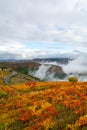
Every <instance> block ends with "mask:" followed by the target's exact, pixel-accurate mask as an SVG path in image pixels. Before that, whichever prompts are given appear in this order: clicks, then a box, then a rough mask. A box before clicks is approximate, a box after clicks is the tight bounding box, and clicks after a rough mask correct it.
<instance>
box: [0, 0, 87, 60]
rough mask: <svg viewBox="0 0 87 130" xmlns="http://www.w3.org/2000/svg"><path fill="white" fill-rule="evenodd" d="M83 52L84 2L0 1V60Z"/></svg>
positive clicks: (86, 40)
mask: <svg viewBox="0 0 87 130" xmlns="http://www.w3.org/2000/svg"><path fill="white" fill-rule="evenodd" d="M86 51H87V0H0V59H30V58H42V57H69V56H77V55H79V54H81V53H86ZM86 54H87V53H86Z"/></svg>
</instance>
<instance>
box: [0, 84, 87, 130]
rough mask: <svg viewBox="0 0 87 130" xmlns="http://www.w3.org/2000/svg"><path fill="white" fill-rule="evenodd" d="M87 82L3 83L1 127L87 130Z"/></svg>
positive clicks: (0, 89) (0, 108) (7, 129)
mask: <svg viewBox="0 0 87 130" xmlns="http://www.w3.org/2000/svg"><path fill="white" fill-rule="evenodd" d="M86 108H87V83H81V82H78V83H76V86H75V87H74V86H73V85H72V84H71V83H70V82H28V83H26V84H16V85H9V86H7V85H3V86H2V87H0V130H2V129H3V130H4V129H5V130H49V129H50V130H87V110H86Z"/></svg>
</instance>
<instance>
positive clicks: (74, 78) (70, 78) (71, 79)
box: [68, 77, 78, 87]
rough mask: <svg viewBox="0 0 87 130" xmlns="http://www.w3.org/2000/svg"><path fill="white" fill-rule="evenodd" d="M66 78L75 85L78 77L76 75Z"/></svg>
mask: <svg viewBox="0 0 87 130" xmlns="http://www.w3.org/2000/svg"><path fill="white" fill-rule="evenodd" d="M68 80H69V81H70V82H72V83H73V85H74V87H75V83H76V82H78V79H77V78H76V77H69V78H68Z"/></svg>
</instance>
